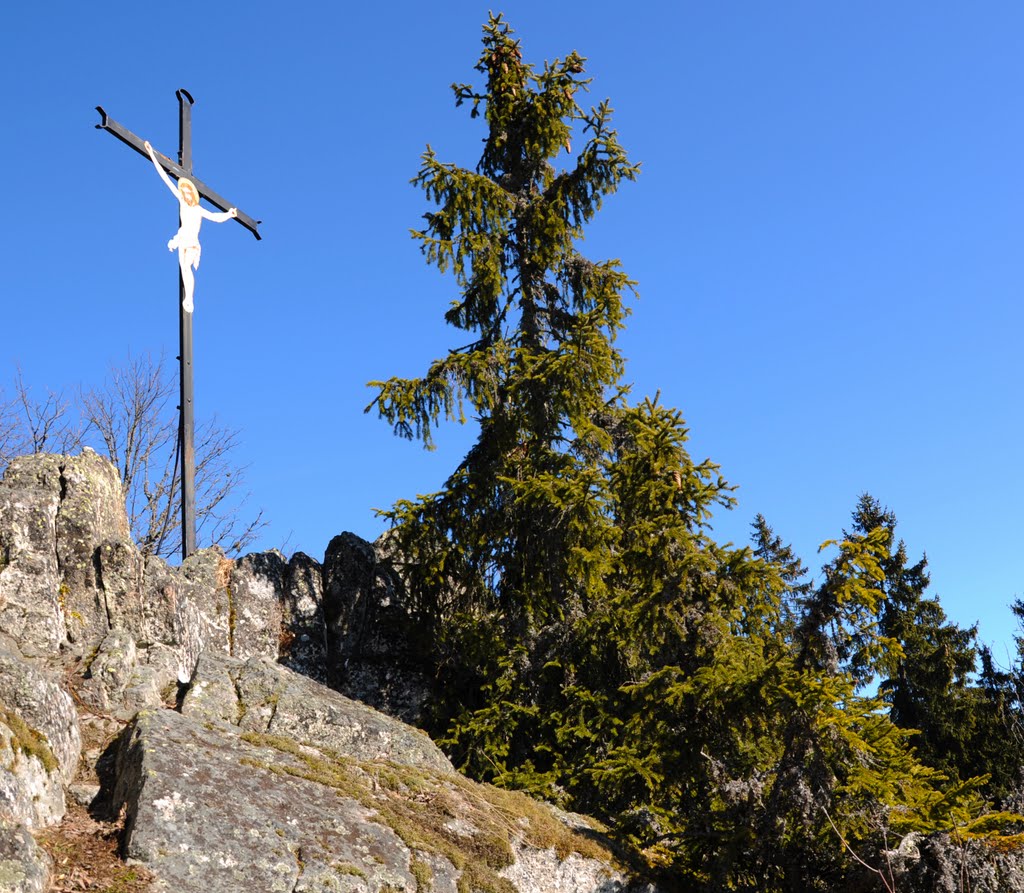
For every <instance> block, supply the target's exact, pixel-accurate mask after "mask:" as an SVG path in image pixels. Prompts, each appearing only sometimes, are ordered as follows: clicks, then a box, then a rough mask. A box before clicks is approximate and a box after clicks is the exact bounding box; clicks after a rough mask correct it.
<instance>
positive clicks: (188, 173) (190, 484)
mask: <svg viewBox="0 0 1024 893" xmlns="http://www.w3.org/2000/svg"><path fill="white" fill-rule="evenodd" d="M175 95H176V96H177V97H178V163H177V164H175V163H174V162H173V161H171V159H170V158H168V157H167V156H166V155H163V154H161V153H160V152H157V151H156V150H155V149H154V150H153V154H154V155H155V156H156V159H157V161H158V162H159V163H160V165H161V166H162V167H163V169H164V170H166V171H167V172H168V173H170V174H173V175H174V176H175V177H177V178H178V179H179V180H180V179H181V178H182V177H187V178H188V179H189V180H191V181H192V182H193V183H194V184H195V187H196V189H197V190H198V191H199V194H200V195H201V196H202V197H203V198H205V199H206V200H207V201H208V202H210V204H212V205H215V206H216V207H218V208H220V210H222V211H227V210H229V209H230V208H233V207H236V206H235V205H232V204H231V203H230V202H229V201H228V200H227V199H224V198H221V197H220V196H219V195H218V194H217V193H216V192H214V191H213V190H212V189H211V188H210V187H209V186H207V185H206V184H205V183H203V182H202V181H201V180H197V179H196V177H195V175H194V174H193V173H192V105H193V103H194V102H195V100H194V99H192V97H191V95H189V92H188V91H187V90H178V92H177V93H176V94H175ZM96 111H98V112H99V113H100V123H99V124H97V125H96V129H97V130H106V131H107V132H108V133H111V134H113V135H114V136H116V137H117V138H118V139H119V140H121V142H122V143H124V144H125V145H127V146H130V147H131V148H132V149H134V150H135V151H136V152H138V153H139V154H140V155H142V156H143V157H144V158H145V159H146V160H147V161H149V160H150V159H149V152H147V151H146V147H145V141H144V140H141V139H139V137H137V136H136V135H135V134H134V133H132V132H131V131H130V130H127V129H126V128H124V127H122V126H121V125H120V124H118V123H117V122H116V121H114V120H113V119H112V118H111V117H110V116H109V115H108V114H107V113H106V112H105V111H104V110H103V108H102V107H101V106H96ZM235 219H236V220H237V221H238V222H239V223H240V224H242V226H244V227H245V228H246V229H247V230H249V232H251V233H252V234H253V235H254V236H255V237H256V238H257V239H259V238H261V236H260V233H259V229H258V227H259V225H260V223H261V221H259V220H254V219H253V218H252V217H250V216H249V215H248V214H245V213H244V212H242V211H238V216H237V217H236V218H235ZM179 223H180V220H179ZM184 296H185V284H184V282H183V280H182V278H181V270H180V268H179V270H178V335H179V340H178V344H179V352H178V360H179V361H180V367H179V368H180V372H179V376H178V378H179V382H180V394H181V403H180V404H179V406H178V409H179V412H180V415H179V424H178V450H179V457H180V463H181V557H182V559H185V558H188V557H189V555H191V554H192V553H193V552H195V550H196V492H195V480H196V454H195V406H194V399H193V391H194V387H193V376H192V314H191V313H187V312H186V311H185V309H184V308H183V307H182V300H183V298H184ZM171 492H172V493H173V486H172V488H171Z"/></svg>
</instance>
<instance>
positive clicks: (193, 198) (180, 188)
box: [144, 140, 238, 313]
mask: <svg viewBox="0 0 1024 893" xmlns="http://www.w3.org/2000/svg"><path fill="white" fill-rule="evenodd" d="M144 145H145V147H146V151H147V152H149V157H150V158H151V159H152V160H153V166H154V167H155V168H156V172H157V173H158V174H159V175H160V179H161V180H163V181H164V182H165V183H166V184H167V188H168V189H170V190H171V192H173V193H174V197H175V198H176V199H177V200H178V206H179V212H180V214H181V226H179V227H178V231H177V232H176V233H175V234H174V238H173V239H171V241H170V242H168V243H167V250H168V251H173V250H174V249H175V248H177V249H178V264H179V266H180V267H181V281H182V283H183V284H184V286H185V298H184V300H183V301H182V302H181V306H182V307H184V308H185V312H186V313H191V312H192V307H193V304H192V295H193V294H194V292H195V288H196V277H195V275H194V274H193V272H192V271H193V270H198V269H199V258H200V257H201V256H202V253H203V249H202V248H200V247H199V227H200V226H202V224H203V218H204V217H205V218H206V219H207V220H212V221H213V222H214V223H224V221H226V220H230V219H231V218H232V217H237V216H238V209H237V208H231V209H230V210H228V211H224V212H222V213H219V214H217V213H214V212H212V211H207V210H206V208H204V207H203V206H202V205H200V204H199V190H198V189H196V186H195V183H193V182H192V181H191V180H188V179H186V178H185V177H182V178H181V179H180V180H178V185H177V186H175V185H174V184H173V183H172V182H171V178H170V177H168V176H167V174H166V173H165V171H164V169H163V168H162V167H161V166H160V162H159V161H157V160H156V155H155V154H154V153H153V147H152V146H151V145H150V143H149V140H146V142H145V143H144Z"/></svg>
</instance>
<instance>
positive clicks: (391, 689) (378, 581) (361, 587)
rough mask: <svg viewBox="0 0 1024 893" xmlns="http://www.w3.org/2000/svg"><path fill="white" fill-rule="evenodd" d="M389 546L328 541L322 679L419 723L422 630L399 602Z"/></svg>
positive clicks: (424, 695)
mask: <svg viewBox="0 0 1024 893" xmlns="http://www.w3.org/2000/svg"><path fill="white" fill-rule="evenodd" d="M386 542H387V540H386V537H383V538H382V539H381V540H378V542H377V543H369V542H367V541H366V540H364V539H361V538H360V537H358V536H356V535H355V534H353V533H342V534H341V535H339V536H336V537H334V539H332V540H331V542H330V544H329V545H328V547H327V552H326V554H325V556H324V564H323V587H324V589H323V593H324V594H323V603H324V618H325V621H326V626H327V643H328V654H327V664H328V681H329V683H330V685H331V686H332V687H334V688H336V689H337V690H338V691H340V692H343V693H344V694H346V695H348V696H349V697H352V698H356V699H357V700H360V701H363V702H365V703H367V704H370V705H371V706H373V707H376V708H377V709H378V710H382V711H383V712H385V713H388V714H390V715H391V716H396V717H398V718H400V719H402V720H404V721H405V722H410V723H414V724H418V723H420V722H421V721H422V714H423V709H424V707H425V705H426V703H427V701H428V698H429V692H430V680H429V677H428V676H427V674H426V672H425V669H424V663H423V660H422V656H421V655H422V650H423V647H424V644H425V643H423V642H422V641H421V639H422V635H423V627H422V624H421V623H419V622H418V621H417V619H416V617H415V616H414V615H413V613H412V612H411V611H410V610H409V606H408V605H407V604H405V603H404V602H403V600H402V593H403V588H402V584H401V580H400V578H399V577H398V575H397V573H396V572H395V571H394V569H393V568H392V566H391V563H390V561H389V560H388V555H387V544H386Z"/></svg>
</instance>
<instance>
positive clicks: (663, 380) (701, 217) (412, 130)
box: [0, 0, 1024, 656]
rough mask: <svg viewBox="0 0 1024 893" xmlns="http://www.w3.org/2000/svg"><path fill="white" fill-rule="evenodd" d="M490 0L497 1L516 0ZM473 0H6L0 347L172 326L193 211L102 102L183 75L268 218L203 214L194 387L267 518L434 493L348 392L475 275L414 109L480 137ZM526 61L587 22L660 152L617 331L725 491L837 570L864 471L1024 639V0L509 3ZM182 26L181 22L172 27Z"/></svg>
mask: <svg viewBox="0 0 1024 893" xmlns="http://www.w3.org/2000/svg"><path fill="white" fill-rule="evenodd" d="M497 8H498V7H495V9H497ZM487 9H488V7H487V5H486V4H479V3H468V2H462V0H454V2H446V3H443V4H435V5H429V4H421V3H416V4H412V3H408V2H401V0H400V2H396V3H388V4H358V5H355V4H334V3H330V4H328V3H322V4H312V3H303V2H298V3H294V4H281V3H267V2H263V0H257V2H251V0H250V2H246V3H211V4H206V5H204V6H203V7H198V6H197V7H195V9H194V11H193V14H190V15H189V16H187V17H183V18H182V19H179V18H178V17H177V16H176V15H175V13H174V12H173V11H171V8H170V7H168V6H166V5H160V4H143V3H138V2H133V3H98V4H82V3H69V2H58V3H51V4H18V5H15V6H13V7H11V8H9V9H7V10H5V13H4V32H5V36H6V40H5V41H4V44H5V46H4V52H3V54H2V55H0V75H2V82H3V84H4V86H5V93H6V95H5V100H4V108H3V133H4V138H3V140H2V142H0V163H2V169H3V173H4V181H3V182H4V192H5V197H6V202H5V205H6V213H5V215H4V219H3V222H2V223H0V227H2V238H0V245H2V249H0V250H2V257H3V264H4V270H5V282H4V286H3V293H4V295H5V300H4V329H5V333H6V337H5V338H4V339H3V345H2V348H0V381H9V380H10V377H11V376H12V375H13V372H14V367H15V364H16V363H20V364H21V365H22V367H23V369H24V373H25V377H26V380H27V381H28V382H29V383H31V384H33V385H37V386H40V387H41V386H43V385H47V386H49V387H51V388H59V387H74V386H76V385H77V384H78V383H79V382H82V383H85V384H89V383H92V382H96V381H98V380H100V379H101V378H102V376H103V374H104V372H105V370H106V368H107V366H108V365H109V364H110V363H111V362H115V363H117V362H121V361H123V360H124V359H125V357H126V356H127V354H128V352H129V351H132V352H135V353H141V352H145V351H152V352H155V353H159V352H160V351H161V350H163V351H166V353H167V354H168V356H169V357H170V358H171V359H173V357H174V355H175V353H176V351H177V311H176V301H177V287H176V284H175V279H176V267H175V259H174V256H173V255H171V254H169V253H168V252H167V250H166V248H165V243H166V241H167V239H168V238H170V236H171V235H172V234H173V232H174V230H175V228H176V225H177V219H176V209H175V207H174V204H173V200H172V199H171V197H170V196H169V195H168V193H167V191H166V189H165V188H164V187H163V186H162V185H161V184H160V182H159V181H158V179H157V177H156V174H155V172H154V171H153V169H152V167H150V166H148V164H147V163H146V162H145V161H144V160H143V159H142V158H141V157H140V156H138V155H136V154H135V153H133V152H132V151H131V150H129V149H128V148H127V147H125V146H123V145H121V144H120V143H119V142H118V141H117V140H115V139H113V138H112V137H111V136H110V135H108V134H106V133H103V132H101V131H97V130H95V129H94V128H93V125H94V123H96V121H97V120H98V115H97V114H96V112H95V111H94V110H93V109H94V106H96V105H102V106H104V107H105V108H106V110H107V111H108V113H109V114H110V115H111V116H112V117H113V118H114V119H116V120H118V121H120V122H121V123H122V124H124V125H125V126H127V127H128V128H130V129H131V130H133V131H135V132H136V133H137V134H139V135H140V136H143V137H145V138H148V139H150V140H151V141H152V142H153V144H154V145H155V146H156V147H157V148H158V149H160V150H161V151H163V152H165V153H166V154H173V153H174V152H175V150H176V142H177V103H176V100H175V96H174V93H175V90H176V89H177V88H179V87H185V88H186V89H188V90H189V91H190V92H191V93H192V95H193V96H194V97H195V99H196V105H195V108H194V111H193V125H194V142H193V149H194V157H195V170H196V175H197V176H198V177H200V178H201V179H203V180H205V181H206V182H208V183H209V184H210V185H212V186H213V187H214V188H216V189H217V190H218V191H219V192H221V194H223V195H224V196H226V197H227V198H229V199H230V200H231V201H234V202H235V203H237V204H238V206H239V207H241V208H242V209H243V210H245V211H247V212H249V213H250V214H252V215H253V216H255V217H257V218H261V219H262V220H263V221H264V224H263V227H262V232H263V235H264V240H263V241H262V242H257V241H256V240H255V239H253V238H252V236H250V235H249V234H248V233H247V232H246V231H245V230H244V229H242V228H241V227H240V226H238V225H236V224H234V223H229V224H224V225H221V226H216V225H213V224H207V225H206V226H205V227H204V230H203V234H204V239H203V245H204V255H203V264H202V267H201V269H200V271H199V274H198V286H197V292H196V306H197V310H196V315H195V338H196V387H197V403H198V413H199V415H200V416H204V415H207V414H209V413H211V412H216V413H218V414H219V416H220V418H221V419H222V420H223V421H224V422H226V423H227V424H229V425H232V426H235V427H238V428H240V429H242V431H243V439H242V445H241V448H240V450H239V453H238V458H239V461H240V462H244V463H249V464H250V469H249V472H248V475H249V484H250V487H251V489H252V491H253V502H254V504H256V505H259V506H262V507H264V508H265V510H266V512H267V514H268V516H269V517H270V519H271V526H270V527H269V529H268V530H267V531H266V536H265V537H264V540H263V542H262V543H261V545H262V546H266V547H271V546H279V545H282V544H283V543H284V542H285V541H286V540H287V547H288V549H289V550H294V549H302V550H304V551H306V552H309V553H310V554H312V555H314V556H315V557H322V554H323V550H324V548H325V547H326V545H327V542H328V541H329V539H330V538H331V537H332V536H333V535H335V534H337V533H339V532H341V531H342V530H346V529H348V530H352V531H354V532H356V533H359V534H361V535H363V536H366V537H368V538H373V537H374V536H376V535H377V533H379V532H380V530H381V523H380V521H378V520H377V519H376V518H375V517H374V514H373V508H374V507H383V506H387V505H389V504H390V503H391V502H393V501H394V500H395V499H397V498H399V497H409V496H412V495H413V494H415V493H417V492H426V491H429V490H431V489H435V488H436V487H437V486H438V485H439V484H440V483H441V482H442V481H443V479H444V478H445V477H446V475H447V473H448V472H449V471H450V470H451V468H452V467H453V465H454V464H455V462H456V461H457V460H458V458H459V457H460V456H461V455H462V453H463V452H464V450H465V448H466V446H467V445H468V443H469V439H468V437H469V432H466V431H459V430H455V429H449V430H445V431H442V432H441V433H440V436H439V443H440V445H441V446H440V449H439V450H438V451H437V452H434V453H425V452H423V451H422V450H421V449H420V448H419V447H418V446H416V445H414V444H409V443H407V442H404V441H399V440H396V439H395V438H393V436H392V435H391V433H390V430H389V428H388V426H387V425H386V424H385V423H383V422H381V421H379V420H377V419H376V418H375V417H372V416H364V415H363V413H362V410H363V407H364V406H365V405H366V404H367V403H368V402H369V400H370V399H371V398H372V392H371V391H370V390H369V389H367V388H366V387H365V383H366V382H367V381H369V380H370V379H373V378H381V377H387V376H389V375H393V374H400V375H414V374H418V373H420V372H421V371H423V370H424V369H425V368H426V365H427V363H428V362H429V361H430V359H431V358H433V357H435V356H438V355H440V354H442V353H443V352H444V351H445V350H446V349H447V348H448V347H449V346H452V345H454V344H455V343H456V341H457V338H458V333H456V332H454V331H446V330H445V328H444V326H443V323H442V319H441V317H442V314H443V312H444V309H445V308H446V306H447V303H448V301H449V299H450V298H451V297H452V296H453V291H452V288H453V285H452V283H451V282H450V281H447V280H445V279H443V278H442V277H441V276H440V275H439V274H437V273H436V272H435V271H433V270H432V269H430V268H428V267H427V266H426V265H425V264H424V262H423V260H422V258H421V257H420V255H419V252H418V249H417V247H416V246H415V244H414V243H413V242H412V241H411V240H410V239H409V237H408V229H409V228H410V227H412V226H416V225H418V223H419V220H420V216H421V215H422V214H423V212H424V211H425V210H427V207H428V206H427V205H426V203H425V199H424V197H423V196H422V195H421V194H420V193H418V192H417V191H416V190H415V189H414V188H413V187H411V186H410V185H409V183H408V181H409V178H410V177H412V176H413V175H414V174H415V172H416V170H417V166H418V158H419V154H420V152H421V151H422V150H423V148H424V146H425V144H426V143H427V142H430V143H431V144H432V145H433V146H434V148H435V149H436V150H437V152H438V154H439V156H440V157H441V158H442V159H445V160H451V161H457V162H459V163H463V164H468V165H471V164H473V163H475V161H476V158H477V154H478V149H479V145H480V143H479V140H480V138H481V137H482V134H483V131H482V129H481V127H482V125H480V123H479V122H471V121H470V120H469V117H468V114H467V113H466V110H465V109H459V110H456V109H455V108H454V107H453V102H452V97H451V92H450V89H449V85H450V84H451V83H452V82H453V81H465V80H470V79H472V78H473V77H474V76H475V72H473V70H472V66H473V64H474V62H475V60H476V58H477V55H478V51H479V40H480V26H481V25H482V23H483V22H484V21H485V19H486V17H487ZM504 11H505V13H506V17H507V18H508V19H509V20H510V21H511V23H512V24H513V26H514V27H515V28H516V30H517V32H518V35H519V37H520V38H521V39H522V41H523V48H524V51H525V55H526V57H527V58H528V59H529V60H531V61H533V62H535V63H537V64H540V63H542V62H543V61H544V60H545V59H548V58H552V57H554V56H563V55H564V54H565V53H567V52H568V51H570V50H572V49H577V50H579V51H580V52H581V53H582V54H583V55H585V56H587V57H588V59H589V62H588V66H587V67H588V71H589V73H590V74H591V75H592V76H593V78H594V83H593V86H592V98H593V99H594V100H595V101H597V100H600V99H602V98H604V97H609V98H610V99H611V101H612V104H613V106H614V107H615V108H616V110H617V122H618V129H619V132H620V136H621V139H622V141H623V143H624V144H625V145H626V147H627V148H628V149H629V151H630V154H631V156H632V157H633V158H634V159H636V160H639V161H641V162H642V163H643V174H642V176H641V177H640V179H639V180H638V181H637V182H636V183H635V184H626V185H625V186H624V188H623V189H622V191H621V192H620V193H619V194H618V195H617V196H615V197H613V198H612V200H610V201H609V202H608V203H607V204H606V206H605V209H604V210H603V211H602V213H601V214H600V216H599V218H598V221H597V222H596V223H595V225H594V226H593V228H592V230H591V231H590V234H589V235H588V238H587V242H586V245H585V252H586V253H587V254H589V255H590V256H591V257H593V258H595V259H600V258H605V257H618V258H620V259H621V260H622V263H623V266H624V268H625V269H626V271H627V272H629V273H630V274H631V275H632V276H633V277H634V278H635V279H637V280H638V281H639V289H640V295H641V297H640V300H639V301H637V302H635V304H634V307H633V310H634V314H633V316H632V318H631V320H630V322H629V328H628V330H627V332H626V333H625V334H624V335H623V337H622V340H621V346H622V349H623V351H624V353H625V355H626V356H627V357H628V359H629V366H628V378H629V380H631V381H632V382H633V383H634V394H635V396H636V397H638V398H639V397H642V396H644V395H646V394H651V393H653V392H654V391H656V390H658V389H660V390H661V393H662V397H663V399H664V400H665V401H666V402H669V403H671V404H674V405H677V406H679V407H680V408H681V409H682V410H683V411H684V413H685V414H686V417H687V419H688V421H689V423H690V426H691V429H692V441H691V447H692V451H693V453H694V455H695V457H696V458H698V459H699V458H703V457H705V456H709V457H711V458H712V459H714V460H715V461H717V462H719V463H721V465H722V468H723V472H724V474H725V476H726V477H727V478H728V479H729V480H730V481H732V482H733V483H735V484H738V485H739V487H740V489H739V491H738V494H737V495H738V498H739V507H738V508H737V509H736V510H735V511H733V512H732V513H728V514H723V515H721V516H720V517H719V518H718V521H717V523H716V531H717V533H718V535H719V536H720V538H722V539H731V540H734V541H737V542H739V541H745V540H746V537H747V533H748V525H749V522H750V520H751V519H752V517H753V516H754V515H755V514H756V513H757V512H762V513H764V514H765V516H766V517H767V518H768V520H769V522H770V523H771V524H772V525H773V526H774V527H775V528H776V530H777V531H778V532H779V533H781V534H782V535H783V536H784V537H785V538H786V539H787V540H789V541H791V542H792V543H793V544H794V545H795V547H796V548H797V549H798V551H799V552H800V553H801V554H802V555H803V556H804V558H805V560H806V561H807V562H808V563H810V564H811V566H812V567H813V568H815V569H817V567H818V564H819V562H818V558H817V556H816V547H817V544H818V543H820V542H821V541H822V540H824V539H827V538H830V537H834V536H837V535H838V534H839V532H840V530H841V528H842V527H844V526H847V525H848V523H849V516H850V512H851V510H852V509H853V506H854V504H855V502H856V499H857V496H858V494H860V493H861V492H863V491H869V492H870V493H872V494H873V495H875V496H876V497H877V498H878V499H880V500H881V501H882V502H883V503H885V504H886V505H887V506H889V507H890V508H892V509H893V510H894V511H895V512H896V514H897V516H898V517H899V519H900V527H899V533H900V534H901V535H902V537H903V538H904V539H905V540H906V542H907V545H908V548H909V550H910V553H911V556H912V557H916V556H918V555H920V554H921V553H922V552H927V554H928V558H929V561H930V564H931V568H932V582H933V591H934V592H936V593H937V594H939V595H940V597H941V599H942V602H943V604H944V605H945V607H946V609H947V611H948V612H949V614H950V615H951V616H952V617H953V618H954V619H955V620H957V621H958V622H960V623H964V624H968V623H972V622H974V621H980V623H981V636H982V639H983V640H985V641H988V642H991V643H995V644H996V646H997V656H999V655H1005V648H1006V646H1005V643H1007V642H1008V641H1009V638H1010V633H1011V631H1012V628H1013V624H1012V620H1011V615H1010V612H1009V610H1008V607H1007V606H1008V604H1009V603H1010V602H1011V601H1012V600H1013V599H1014V598H1015V597H1017V596H1019V595H1021V594H1024V575H1022V569H1021V558H1020V555H1021V542H1022V539H1024V512H1022V506H1024V475H1022V473H1021V458H1020V457H1021V448H1022V443H1024V407H1022V402H1021V349H1020V343H1021V328H1022V322H1024V320H1022V311H1021V296H1022V292H1024V254H1022V252H1021V243H1022V238H1024V220H1022V209H1024V175H1022V169H1024V124H1022V122H1024V116H1022V114H1021V102H1022V97H1024V46H1022V35H1024V6H1021V5H1020V4H1019V3H1012V2H989V3H985V4H953V3H934V2H927V3H926V2H907V3H899V4H883V3H859V4H837V3H829V4H823V3H820V2H778V3H771V4H769V3H754V2H747V3H731V4H712V3H697V2H683V3H667V2H665V3H649V2H642V0H641V2H639V3H632V4H622V3H618V2H615V3H613V2H607V0H591V2H589V3H585V4H584V3H557V2H510V3H508V4H506V6H505V7H504ZM179 22H181V24H179Z"/></svg>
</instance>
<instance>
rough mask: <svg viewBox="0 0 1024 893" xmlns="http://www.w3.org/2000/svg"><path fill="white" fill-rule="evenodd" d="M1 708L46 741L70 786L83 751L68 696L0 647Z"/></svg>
mask: <svg viewBox="0 0 1024 893" xmlns="http://www.w3.org/2000/svg"><path fill="white" fill-rule="evenodd" d="M0 704H2V705H4V706H6V708H7V710H8V711H12V712H13V713H15V714H17V715H18V716H19V717H20V718H21V719H22V720H23V721H24V723H25V724H26V725H27V726H28V727H30V728H31V729H33V730H35V731H36V732H38V733H40V734H41V735H43V736H44V737H45V741H46V747H47V749H48V750H49V751H50V753H51V754H52V755H53V759H54V762H55V767H56V770H57V771H58V772H59V774H60V778H61V780H62V781H63V782H64V784H70V783H71V781H72V780H73V779H74V777H75V772H76V770H77V769H78V757H79V755H80V754H81V751H82V737H81V733H80V731H79V728H78V711H77V710H76V709H75V703H74V701H73V700H72V699H71V696H70V695H69V694H68V693H67V692H66V691H65V690H64V688H63V687H62V686H61V685H60V684H59V683H58V682H57V681H56V680H55V679H53V678H52V677H51V676H50V675H49V674H47V673H46V672H45V671H43V670H42V669H39V668H38V667H36V666H34V665H32V664H30V663H28V662H27V661H25V660H23V659H22V658H21V657H20V656H19V655H17V654H15V653H13V652H12V651H8V650H6V649H5V648H3V647H2V646H0Z"/></svg>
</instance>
